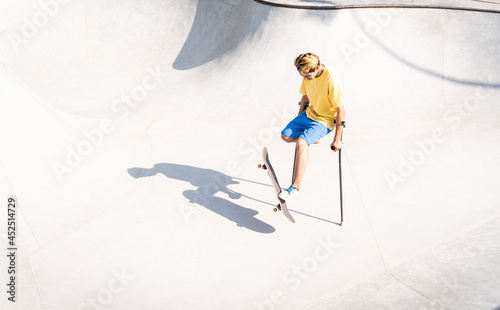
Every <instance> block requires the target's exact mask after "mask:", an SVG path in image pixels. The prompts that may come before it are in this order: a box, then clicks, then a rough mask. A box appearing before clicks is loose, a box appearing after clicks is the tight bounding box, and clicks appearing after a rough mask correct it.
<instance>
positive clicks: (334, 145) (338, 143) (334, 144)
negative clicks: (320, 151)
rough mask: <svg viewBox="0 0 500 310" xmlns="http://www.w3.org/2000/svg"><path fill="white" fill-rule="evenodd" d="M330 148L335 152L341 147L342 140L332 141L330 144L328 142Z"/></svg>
mask: <svg viewBox="0 0 500 310" xmlns="http://www.w3.org/2000/svg"><path fill="white" fill-rule="evenodd" d="M330 148H331V149H332V151H334V152H337V151H338V150H340V149H341V148H342V141H333V142H332V144H330Z"/></svg>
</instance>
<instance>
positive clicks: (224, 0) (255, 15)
mask: <svg viewBox="0 0 500 310" xmlns="http://www.w3.org/2000/svg"><path fill="white" fill-rule="evenodd" d="M257 10H259V12H256V11H257ZM268 12H269V9H268V8H262V7H259V6H256V5H255V4H254V3H253V1H241V0H199V1H198V6H197V8H196V15H195V17H194V21H193V25H192V27H191V30H190V32H189V35H188V37H187V39H186V42H185V43H184V46H183V47H182V50H181V51H180V53H179V55H178V56H177V58H176V59H175V61H174V63H173V68H174V69H177V70H189V69H193V68H196V67H198V66H201V65H203V64H205V63H207V62H210V61H212V60H214V59H216V58H220V57H222V56H223V55H224V54H226V53H227V52H229V51H231V50H234V49H235V48H237V47H238V46H239V44H240V42H241V41H243V40H245V39H246V38H247V37H248V36H250V35H252V34H253V33H255V32H257V30H258V29H259V27H258V26H259V25H260V24H261V23H262V21H263V20H265V19H267V15H268ZM255 19H257V20H255Z"/></svg>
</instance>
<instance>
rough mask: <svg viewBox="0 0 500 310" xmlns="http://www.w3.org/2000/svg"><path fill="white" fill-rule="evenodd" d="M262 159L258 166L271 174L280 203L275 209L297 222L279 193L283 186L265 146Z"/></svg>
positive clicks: (291, 220)
mask: <svg viewBox="0 0 500 310" xmlns="http://www.w3.org/2000/svg"><path fill="white" fill-rule="evenodd" d="M262 159H263V160H264V164H261V165H259V166H258V167H259V168H261V169H264V170H266V171H267V173H268V174H269V178H270V179H271V183H272V185H273V188H274V192H275V193H276V198H278V201H279V203H278V204H277V205H276V207H274V209H273V211H274V212H277V211H278V210H279V211H281V213H283V215H284V216H285V217H286V218H287V219H288V220H289V221H290V222H292V223H295V220H294V219H293V217H292V215H291V214H290V212H288V208H287V207H286V201H285V200H283V199H281V198H280V197H279V196H278V195H279V194H280V193H281V187H280V184H279V183H278V178H277V177H276V173H275V172H274V169H273V166H272V165H271V162H270V161H269V153H268V152H267V148H266V147H264V149H263V150H262Z"/></svg>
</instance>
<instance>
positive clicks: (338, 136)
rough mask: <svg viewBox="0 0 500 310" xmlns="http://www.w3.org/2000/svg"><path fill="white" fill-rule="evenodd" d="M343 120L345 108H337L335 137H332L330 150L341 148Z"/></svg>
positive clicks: (335, 150)
mask: <svg viewBox="0 0 500 310" xmlns="http://www.w3.org/2000/svg"><path fill="white" fill-rule="evenodd" d="M344 121H345V109H344V107H343V106H342V107H339V108H337V119H336V121H335V137H334V138H333V142H332V144H330V146H331V147H332V150H333V151H334V152H337V151H338V150H339V149H341V148H342V131H343V130H344V126H343V125H342V123H343V122H344Z"/></svg>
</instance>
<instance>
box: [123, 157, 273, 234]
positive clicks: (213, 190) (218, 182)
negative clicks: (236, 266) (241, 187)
mask: <svg viewBox="0 0 500 310" xmlns="http://www.w3.org/2000/svg"><path fill="white" fill-rule="evenodd" d="M128 173H129V174H130V175H131V176H132V177H134V178H136V179H139V178H144V177H151V176H155V175H157V174H163V175H164V176H166V177H167V178H171V179H175V180H179V181H184V182H189V183H190V184H191V185H193V186H196V187H197V189H196V190H185V191H184V192H183V193H182V194H183V196H184V197H186V198H187V199H188V200H189V202H190V203H192V204H198V205H200V206H203V207H205V208H206V209H208V210H210V211H212V212H214V213H217V214H219V215H220V216H223V217H225V218H227V219H228V220H230V221H232V222H234V223H236V225H237V226H239V227H245V228H247V229H250V230H252V231H255V232H259V233H264V234H269V233H273V232H274V231H275V228H274V227H273V226H271V225H269V224H267V223H265V222H263V221H261V220H259V219H257V218H255V215H257V214H259V212H257V211H255V210H253V209H249V208H245V207H242V206H240V205H238V204H235V203H233V202H231V201H229V200H227V199H224V198H220V197H216V196H215V195H216V194H217V193H219V192H222V193H224V194H226V195H227V196H228V197H229V198H230V199H240V198H241V197H242V195H241V194H239V193H236V192H234V191H232V190H230V189H228V187H227V186H228V185H230V184H239V182H237V181H235V180H233V178H231V177H230V176H228V175H226V174H224V173H221V172H218V171H215V170H211V169H203V168H197V167H192V166H186V165H178V164H169V163H160V164H156V165H154V166H153V168H149V169H148V168H130V169H128ZM165 190H166V191H168V189H165ZM254 200H255V199H254Z"/></svg>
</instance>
